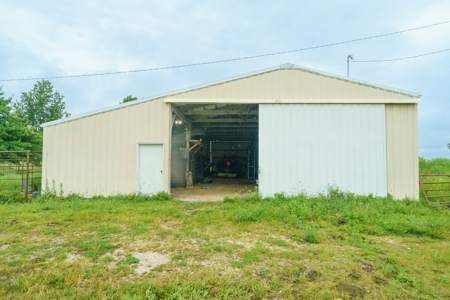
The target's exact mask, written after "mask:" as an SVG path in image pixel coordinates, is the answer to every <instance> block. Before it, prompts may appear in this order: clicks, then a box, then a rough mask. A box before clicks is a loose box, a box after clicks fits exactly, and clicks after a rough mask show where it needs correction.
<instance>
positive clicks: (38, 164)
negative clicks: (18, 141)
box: [0, 151, 42, 197]
mask: <svg viewBox="0 0 450 300" xmlns="http://www.w3.org/2000/svg"><path fill="white" fill-rule="evenodd" d="M41 181H42V152H41V151H0V192H5V191H8V192H20V193H23V194H24V196H25V197H28V196H29V195H31V194H32V193H33V192H35V191H39V190H40V189H41Z"/></svg>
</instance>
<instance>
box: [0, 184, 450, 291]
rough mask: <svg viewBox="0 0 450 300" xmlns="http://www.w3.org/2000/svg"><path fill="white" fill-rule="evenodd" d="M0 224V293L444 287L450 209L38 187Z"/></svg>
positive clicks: (367, 200)
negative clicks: (201, 199)
mask: <svg viewBox="0 0 450 300" xmlns="http://www.w3.org/2000/svg"><path fill="white" fill-rule="evenodd" d="M5 197H6V196H5ZM5 197H4V198H5ZM0 198H1V197H0ZM3 202H7V201H3ZM10 202H13V201H10ZM0 228H1V230H0V298H1V299H337V298H341V299H350V298H362V299H388V298H392V299H448V298H450V288H449V287H450V256H449V249H450V231H449V228H450V210H449V209H448V207H446V206H436V207H428V206H427V205H426V204H425V203H424V201H408V200H404V201H394V200H392V199H389V198H376V197H369V196H365V197H362V196H354V195H351V194H346V193H342V192H340V191H338V190H331V191H330V192H329V193H328V194H327V195H322V196H320V197H313V198H311V197H306V196H302V195H300V196H296V197H286V196H283V195H278V196H276V197H274V198H270V199H261V197H260V196H259V195H258V194H257V193H248V194H246V195H244V196H242V197H241V198H226V199H225V201H224V202H223V203H181V202H177V201H170V200H169V197H168V195H166V194H163V193H161V194H158V195H155V196H152V197H142V196H135V195H124V196H115V197H109V198H103V197H95V198H91V199H83V198H81V197H77V196H70V197H66V198H63V197H59V196H58V195H56V194H53V195H52V194H47V195H43V196H41V197H39V198H37V199H35V200H34V201H33V202H32V203H11V204H2V205H0Z"/></svg>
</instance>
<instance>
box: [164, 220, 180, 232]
mask: <svg viewBox="0 0 450 300" xmlns="http://www.w3.org/2000/svg"><path fill="white" fill-rule="evenodd" d="M160 226H161V228H162V229H166V230H176V229H179V228H180V225H179V224H177V223H174V222H161V224H160Z"/></svg>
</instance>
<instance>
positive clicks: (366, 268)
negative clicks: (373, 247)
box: [359, 262, 375, 273]
mask: <svg viewBox="0 0 450 300" xmlns="http://www.w3.org/2000/svg"><path fill="white" fill-rule="evenodd" d="M359 264H360V265H361V266H362V268H363V270H364V271H366V272H367V273H370V272H372V271H373V270H374V269H375V268H374V267H373V266H372V265H371V264H366V263H363V262H360V263H359Z"/></svg>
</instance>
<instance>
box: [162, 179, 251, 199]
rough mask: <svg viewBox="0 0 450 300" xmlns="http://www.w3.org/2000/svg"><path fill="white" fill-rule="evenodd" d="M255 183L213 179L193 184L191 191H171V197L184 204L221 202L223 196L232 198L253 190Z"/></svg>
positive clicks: (177, 189)
mask: <svg viewBox="0 0 450 300" xmlns="http://www.w3.org/2000/svg"><path fill="white" fill-rule="evenodd" d="M255 187H256V183H255V182H254V181H248V180H246V179H237V178H215V179H213V182H212V183H208V184H200V183H198V184H195V185H194V187H193V188H192V189H187V188H185V187H177V188H173V189H171V197H172V199H175V200H180V201H186V202H222V201H223V199H224V197H225V196H228V197H233V196H235V195H242V194H245V193H247V192H252V191H254V190H255Z"/></svg>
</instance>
